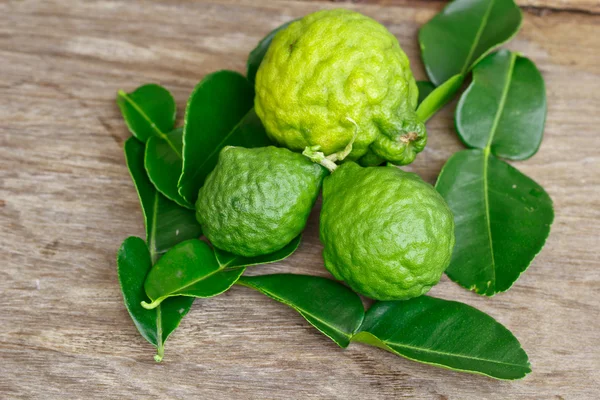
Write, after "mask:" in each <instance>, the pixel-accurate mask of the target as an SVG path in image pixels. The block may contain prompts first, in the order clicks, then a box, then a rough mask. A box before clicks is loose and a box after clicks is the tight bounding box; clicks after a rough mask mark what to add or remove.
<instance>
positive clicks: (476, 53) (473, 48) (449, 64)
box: [419, 0, 522, 86]
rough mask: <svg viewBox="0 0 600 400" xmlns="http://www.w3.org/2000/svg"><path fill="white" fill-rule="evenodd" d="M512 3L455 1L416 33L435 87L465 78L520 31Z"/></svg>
mask: <svg viewBox="0 0 600 400" xmlns="http://www.w3.org/2000/svg"><path fill="white" fill-rule="evenodd" d="M521 21H522V15H521V10H520V9H519V7H518V6H517V5H516V4H515V3H514V1H513V0H454V1H453V2H451V3H450V4H448V5H447V6H446V8H444V10H443V11H442V12H440V13H439V14H437V15H436V16H435V17H433V18H432V19H431V20H430V21H429V22H427V23H426V24H425V25H423V26H422V27H421V29H420V30H419V44H420V46H421V55H422V57H423V63H424V64H425V69H426V71H427V75H428V76H429V79H430V80H431V82H433V83H434V84H435V85H436V86H439V85H441V84H442V83H444V82H445V81H447V80H448V79H450V78H451V77H452V76H454V75H457V74H461V75H463V76H464V75H466V74H467V73H468V72H469V70H470V69H471V68H472V67H473V66H474V65H475V64H477V62H478V61H479V60H481V59H482V58H483V57H485V55H487V54H488V53H489V52H490V51H492V50H493V49H495V48H496V47H498V46H500V45H501V44H503V43H505V42H507V41H509V40H510V39H511V38H512V37H513V36H514V35H516V33H517V32H518V31H519V28H520V27H521Z"/></svg>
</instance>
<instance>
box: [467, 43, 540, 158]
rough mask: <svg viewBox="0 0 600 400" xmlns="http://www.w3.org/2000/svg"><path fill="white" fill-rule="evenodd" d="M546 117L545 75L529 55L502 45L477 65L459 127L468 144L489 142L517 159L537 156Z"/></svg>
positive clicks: (492, 147) (478, 145) (495, 150)
mask: <svg viewBox="0 0 600 400" xmlns="http://www.w3.org/2000/svg"><path fill="white" fill-rule="evenodd" d="M545 120H546V90H545V87H544V79H543V78H542V75H541V74H540V72H539V71H538V69H537V68H536V66H535V64H534V63H532V62H531V60H529V59H528V58H525V57H522V56H519V55H518V54H516V53H512V52H510V51H508V50H501V51H499V52H497V53H494V54H491V55H489V56H487V57H486V58H484V59H483V60H482V61H481V62H480V63H479V64H477V66H476V67H475V68H474V69H473V82H472V83H471V85H470V86H469V87H468V88H467V90H466V91H465V92H464V93H463V95H462V96H461V98H460V101H459V103H458V107H457V109H456V129H457V131H458V134H459V136H460V138H461V139H462V141H463V142H464V143H465V145H467V146H468V147H474V148H481V149H483V148H486V147H489V148H490V151H491V153H492V154H494V155H496V156H498V157H502V158H509V159H512V160H525V159H527V158H529V157H531V156H533V155H534V154H535V153H536V152H537V150H538V148H539V147H540V143H541V141H542V136H543V132H544V124H545Z"/></svg>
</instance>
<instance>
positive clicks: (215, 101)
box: [178, 71, 271, 204]
mask: <svg viewBox="0 0 600 400" xmlns="http://www.w3.org/2000/svg"><path fill="white" fill-rule="evenodd" d="M253 105H254V88H253V87H252V85H251V84H250V82H248V80H247V79H246V78H244V77H243V76H242V75H240V74H238V73H237V72H233V71H218V72H215V73H213V74H210V75H208V76H206V77H205V78H204V79H203V80H202V82H200V83H199V84H198V85H197V86H196V88H195V89H194V91H193V92H192V94H191V96H190V99H189V100H188V104H187V109H186V112H185V123H184V128H183V172H182V175H181V178H180V179H179V184H178V187H179V194H181V196H182V197H183V198H184V199H186V200H187V201H188V202H189V203H190V204H194V203H195V201H196V198H197V197H198V190H199V189H200V187H202V185H203V184H204V180H205V179H206V177H207V176H208V174H209V173H210V172H211V171H212V170H213V168H214V167H215V165H216V164H217V160H218V157H219V152H220V151H221V149H222V148H223V147H225V146H242V147H261V146H267V145H269V144H270V143H271V142H270V141H269V139H268V137H267V135H266V132H265V130H264V127H263V126H262V123H261V122H260V119H259V118H258V117H257V116H256V114H255V113H254V110H253V108H252V107H253Z"/></svg>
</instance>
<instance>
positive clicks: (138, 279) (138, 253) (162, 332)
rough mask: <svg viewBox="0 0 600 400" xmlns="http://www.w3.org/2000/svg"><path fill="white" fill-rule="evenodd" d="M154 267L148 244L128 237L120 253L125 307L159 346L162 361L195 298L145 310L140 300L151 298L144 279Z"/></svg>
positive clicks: (119, 273) (182, 298)
mask: <svg viewBox="0 0 600 400" xmlns="http://www.w3.org/2000/svg"><path fill="white" fill-rule="evenodd" d="M151 267H152V260H151V259H150V252H149V251H148V246H147V245H146V243H144V241H143V240H142V239H140V238H138V237H134V236H132V237H129V238H127V239H125V241H124V242H123V244H122V245H121V248H120V249H119V251H118V253H117V275H118V276H119V283H120V284H121V291H122V293H123V299H124V301H125V307H126V308H127V311H128V312H129V315H130V316H131V319H132V320H133V322H134V324H135V326H136V328H137V329H138V331H139V332H140V334H141V335H142V336H143V337H144V339H146V340H147V341H148V342H150V343H151V344H153V345H154V346H155V347H156V348H157V355H156V356H155V357H154V358H155V360H156V361H160V360H162V357H163V355H164V346H165V342H166V341H167V338H168V337H169V335H170V334H171V333H172V332H173V331H174V330H175V329H176V328H177V327H178V326H179V323H180V322H181V319H182V318H183V317H184V316H185V315H186V314H187V313H188V311H189V310H190V307H191V306H192V303H193V302H194V299H193V298H189V297H178V298H173V299H168V300H167V301H165V302H164V303H163V304H161V306H160V307H158V308H156V309H155V310H152V311H148V310H146V309H144V308H143V307H142V306H141V304H140V303H141V302H142V301H145V300H147V297H146V294H145V292H144V280H145V279H146V275H147V274H148V271H149V270H150V268H151Z"/></svg>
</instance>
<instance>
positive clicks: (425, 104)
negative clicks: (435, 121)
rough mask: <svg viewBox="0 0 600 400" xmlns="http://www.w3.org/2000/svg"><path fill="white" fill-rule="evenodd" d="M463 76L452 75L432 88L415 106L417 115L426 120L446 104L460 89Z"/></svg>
mask: <svg viewBox="0 0 600 400" xmlns="http://www.w3.org/2000/svg"><path fill="white" fill-rule="evenodd" d="M463 81H464V76H462V75H460V74H459V75H454V76H453V77H452V78H450V79H448V80H447V81H446V82H444V83H442V84H441V85H440V86H438V87H437V88H435V89H434V90H432V91H431V92H430V93H429V95H427V97H425V98H424V99H423V101H422V102H421V103H420V104H419V107H417V116H418V117H419V119H420V120H421V121H423V122H425V121H427V120H428V119H429V118H431V116H432V115H433V114H435V113H436V112H438V111H439V110H440V109H441V108H442V107H443V106H445V105H446V104H448V102H449V101H450V100H452V98H453V97H454V95H455V94H456V93H457V92H458V90H459V89H460V87H461V85H462V83H463Z"/></svg>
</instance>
